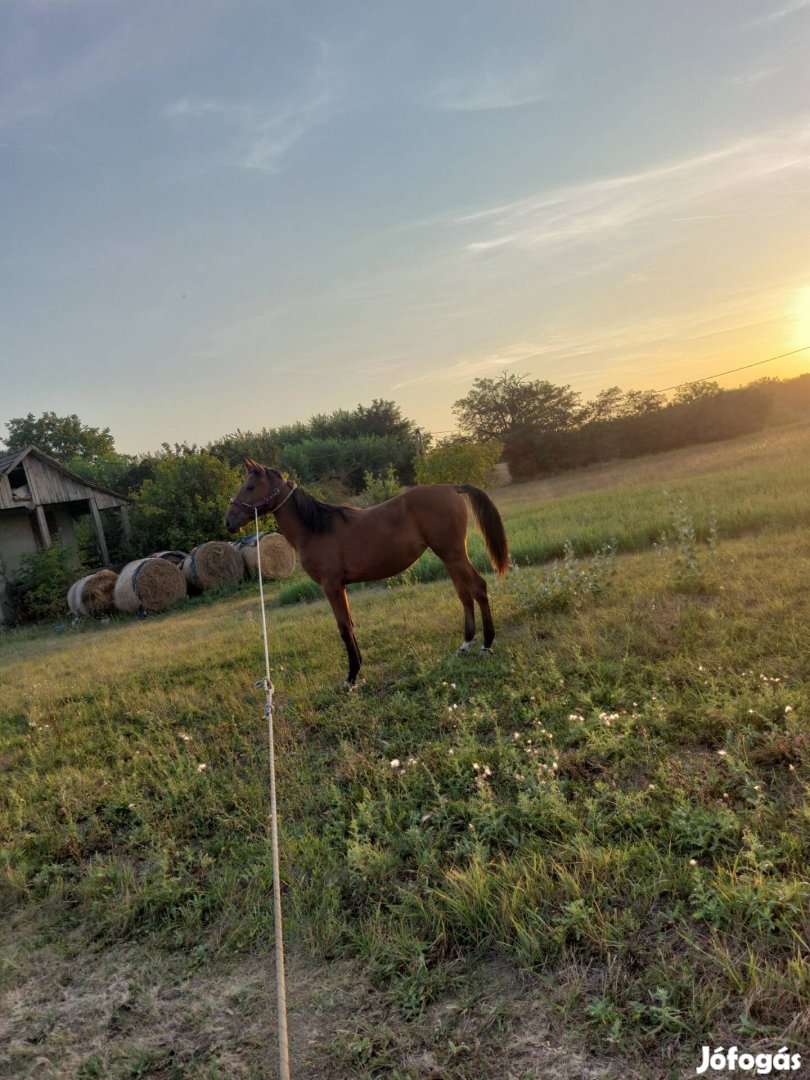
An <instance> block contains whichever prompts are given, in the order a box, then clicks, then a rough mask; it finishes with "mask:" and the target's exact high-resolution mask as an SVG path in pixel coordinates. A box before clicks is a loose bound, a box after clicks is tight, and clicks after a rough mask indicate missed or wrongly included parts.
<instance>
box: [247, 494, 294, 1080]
mask: <svg viewBox="0 0 810 1080" xmlns="http://www.w3.org/2000/svg"><path fill="white" fill-rule="evenodd" d="M254 517H255V519H256V566H257V569H258V571H259V599H260V602H261V607H262V634H263V635H264V678H263V679H261V680H260V681H259V682H258V683H256V685H257V686H264V695H265V706H264V716H265V719H266V720H267V739H268V743H269V746H270V835H271V838H272V847H273V919H274V924H275V938H276V1004H277V1011H278V1069H279V1077H280V1080H290V1056H289V1050H288V1047H287V988H286V983H285V978H284V934H283V930H282V923H281V876H280V874H279V860H278V812H277V810H276V755H275V747H274V744H273V689H274V687H273V684H272V682H271V681H270V651H269V649H268V645H267V616H266V614H265V610H264V585H263V583H262V549H261V538H260V536H259V514H258V512H257V511H255V510H254Z"/></svg>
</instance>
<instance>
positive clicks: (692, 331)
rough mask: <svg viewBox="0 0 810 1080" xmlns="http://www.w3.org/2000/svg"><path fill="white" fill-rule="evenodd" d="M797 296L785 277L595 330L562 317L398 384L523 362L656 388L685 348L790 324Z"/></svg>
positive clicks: (577, 377)
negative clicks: (687, 308)
mask: <svg viewBox="0 0 810 1080" xmlns="http://www.w3.org/2000/svg"><path fill="white" fill-rule="evenodd" d="M794 291H795V290H794ZM789 295H791V288H790V286H789V285H788V284H787V283H781V284H779V285H778V286H774V287H773V288H772V289H769V290H765V291H762V290H761V289H756V290H750V289H740V290H731V291H729V292H727V293H725V294H723V295H719V296H713V297H712V298H711V302H710V303H706V304H705V306H704V307H703V308H702V309H700V310H696V311H692V312H689V313H686V314H680V315H675V314H673V315H647V316H644V315H638V316H636V317H629V318H625V319H622V320H620V321H617V322H614V324H613V325H605V324H604V323H603V324H601V325H599V326H597V327H592V328H587V329H583V328H581V327H580V326H579V325H577V324H576V323H575V322H573V321H571V320H570V318H569V320H568V321H566V320H560V321H558V322H557V324H556V325H549V326H547V327H546V328H544V330H543V336H542V340H537V341H526V340H521V341H518V342H514V343H505V344H503V345H501V346H499V347H497V348H495V349H489V350H487V351H486V352H483V353H482V352H479V353H472V354H471V355H467V356H465V357H464V358H462V359H460V360H455V361H452V362H451V363H449V364H447V365H446V366H443V367H435V368H434V369H433V370H431V371H428V372H425V373H423V374H421V375H417V376H415V377H413V378H410V379H406V380H403V381H402V382H400V383H398V384H396V386H394V387H393V388H392V389H394V390H399V389H402V388H405V387H411V386H420V385H421V386H426V387H427V386H434V387H437V388H438V387H440V386H454V385H457V384H467V383H469V382H470V381H471V380H472V379H475V378H479V377H486V376H490V375H497V374H498V373H499V372H501V371H503V370H504V369H506V368H509V367H514V366H515V365H519V366H520V369H521V370H523V371H528V372H533V373H544V372H545V373H548V374H546V375H543V377H550V378H552V379H553V381H559V379H560V378H564V379H565V380H566V381H569V380H570V381H571V382H573V383H575V384H576V385H580V386H581V385H583V384H586V383H588V382H589V381H593V380H595V379H598V380H602V382H604V374H603V372H604V369H605V367H606V366H608V365H609V367H610V370H611V372H612V375H611V377H612V378H614V379H618V380H620V381H621V379H622V378H627V379H630V380H632V385H633V386H636V387H637V386H638V385H639V384H640V383H645V384H646V385H647V386H650V387H652V388H655V386H656V380H657V379H658V377H659V373H661V374H662V375H663V373H665V372H671V371H672V370H673V367H679V366H681V365H682V362H683V357H684V354H685V352H686V353H688V354H693V353H694V352H695V351H696V350H697V351H698V352H700V348H701V346H704V345H705V347H707V348H709V349H710V350H712V351H714V350H715V349H716V348H717V340H718V339H720V338H722V337H723V336H724V335H726V336H733V335H735V334H737V333H739V332H741V331H749V330H751V329H754V328H757V327H763V326H767V325H774V324H778V323H781V322H784V320H785V318H786V307H785V298H786V296H789ZM657 385H658V386H660V385H661V383H660V381H659V382H658V383H657Z"/></svg>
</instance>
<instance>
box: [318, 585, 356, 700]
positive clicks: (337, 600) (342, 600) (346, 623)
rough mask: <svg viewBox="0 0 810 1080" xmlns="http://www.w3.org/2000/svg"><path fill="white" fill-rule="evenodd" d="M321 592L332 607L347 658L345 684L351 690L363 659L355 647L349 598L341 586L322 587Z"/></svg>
mask: <svg viewBox="0 0 810 1080" xmlns="http://www.w3.org/2000/svg"><path fill="white" fill-rule="evenodd" d="M323 591H324V592H325V593H326V599H327V600H328V601H329V603H330V604H331V605H332V611H333V612H334V613H335V620H336V622H337V624H338V630H340V636H341V637H342V638H343V644H344V645H345V646H346V653H347V655H348V657H349V674H348V675H347V676H346V684H347V685H348V686H349V688H351V687H353V686H354V684H355V681H356V679H357V673H358V671H359V670H360V665H361V663H362V662H363V658H362V656H361V655H360V649H359V648H358V647H357V640H356V638H355V636H354V623H353V622H352V615H351V612H350V611H349V598H348V596H347V595H346V590H345V588H344V587H343V586H342V585H336V586H332V587H327V586H324V587H323Z"/></svg>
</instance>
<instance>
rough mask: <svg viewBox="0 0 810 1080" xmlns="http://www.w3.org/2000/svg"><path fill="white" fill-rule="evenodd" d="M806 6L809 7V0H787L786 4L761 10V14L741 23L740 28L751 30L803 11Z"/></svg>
mask: <svg viewBox="0 0 810 1080" xmlns="http://www.w3.org/2000/svg"><path fill="white" fill-rule="evenodd" d="M807 8H810V0H788V2H787V3H786V4H783V5H782V6H781V7H779V8H776V9H775V10H773V11H766V12H763V14H762V15H757V16H756V17H755V18H753V19H749V20H748V22H746V23H743V25H742V26H741V27H740V29H741V30H753V29H755V28H757V27H761V26H767V25H769V24H770V23H775V22H779V21H780V20H781V19H786V18H788V16H790V15H796V14H797V13H798V12H799V11H804V10H806V9H807Z"/></svg>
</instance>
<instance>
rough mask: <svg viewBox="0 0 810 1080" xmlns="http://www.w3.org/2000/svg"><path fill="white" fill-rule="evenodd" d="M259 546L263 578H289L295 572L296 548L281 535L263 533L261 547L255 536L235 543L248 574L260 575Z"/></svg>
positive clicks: (260, 541)
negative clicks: (257, 551)
mask: <svg viewBox="0 0 810 1080" xmlns="http://www.w3.org/2000/svg"><path fill="white" fill-rule="evenodd" d="M257 546H259V553H258V554H259V555H260V556H261V562H262V577H263V578H265V579H273V578H288V577H289V576H290V574H292V572H293V571H294V570H295V548H294V547H292V545H291V544H288V543H287V541H286V540H285V539H284V537H283V536H282V535H281V534H280V533H262V535H261V538H260V540H259V545H257V544H256V537H255V536H246V537H244V538H243V539H242V540H236V541H235V542H234V547H237V548H238V549H239V551H240V553H241V555H242V561H243V562H244V564H245V569H246V570H247V571H248V573H250V574H258V572H259V558H258V555H257V553H256V549H257Z"/></svg>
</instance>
